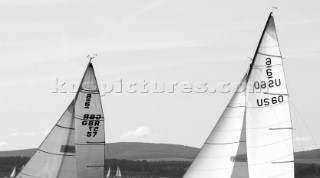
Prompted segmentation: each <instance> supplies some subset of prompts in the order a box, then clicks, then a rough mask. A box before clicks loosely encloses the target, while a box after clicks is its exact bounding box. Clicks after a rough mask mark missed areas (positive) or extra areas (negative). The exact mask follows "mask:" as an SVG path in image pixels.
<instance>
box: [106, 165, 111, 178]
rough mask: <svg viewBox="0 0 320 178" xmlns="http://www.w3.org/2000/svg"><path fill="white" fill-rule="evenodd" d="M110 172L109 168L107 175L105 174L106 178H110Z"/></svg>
mask: <svg viewBox="0 0 320 178" xmlns="http://www.w3.org/2000/svg"><path fill="white" fill-rule="evenodd" d="M110 171H111V168H110V167H109V169H108V173H107V175H106V178H108V177H110Z"/></svg>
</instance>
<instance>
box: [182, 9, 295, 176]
mask: <svg viewBox="0 0 320 178" xmlns="http://www.w3.org/2000/svg"><path fill="white" fill-rule="evenodd" d="M244 81H247V84H246V92H243V93H235V94H234V96H233V98H232V99H231V101H230V103H229V105H228V107H227V108H226V110H225V111H224V113H223V114H222V116H221V118H220V119H219V121H218V122H217V124H216V126H215V127H214V129H213V131H212V132H211V134H210V136H209V138H208V139H207V141H206V142H205V144H204V145H203V147H202V149H201V151H200V152H199V154H198V156H197V157H196V159H195V160H194V162H193V163H192V165H191V166H190V168H189V169H188V171H187V172H186V174H185V175H184V177H185V178H190V177H202V178H206V177H208V178H209V177H219V178H249V177H250V178H271V177H281V178H293V177H294V158H293V145H292V123H291V118H290V111H289V98H288V92H287V87H286V83H285V76H284V70H283V65H282V56H281V53H280V48H279V43H278V38H277V34H276V28H275V23H274V19H273V16H272V13H270V15H269V18H268V21H267V23H266V26H265V29H264V31H263V34H262V36H261V39H260V41H259V45H258V47H257V50H256V53H255V56H254V58H253V62H252V64H251V66H250V68H249V72H248V75H247V77H245V79H244V80H243V82H244ZM233 103H237V104H233Z"/></svg>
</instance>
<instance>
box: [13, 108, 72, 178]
mask: <svg viewBox="0 0 320 178" xmlns="http://www.w3.org/2000/svg"><path fill="white" fill-rule="evenodd" d="M73 109H74V103H73V102H72V103H71V104H70V105H69V107H68V108H67V110H66V111H65V112H64V113H63V115H62V116H61V118H60V119H59V121H58V122H57V124H56V125H55V126H54V127H53V129H52V130H51V132H50V133H49V134H48V136H47V137H46V139H45V140H44V141H43V143H42V144H41V145H40V147H39V148H38V149H37V150H36V152H35V153H34V155H33V156H32V157H31V158H30V160H29V161H28V163H27V164H26V165H25V166H24V167H23V169H22V170H21V172H20V173H19V174H18V176H17V178H35V177H43V178H45V177H47V178H49V177H51V178H56V177H59V178H76V177H77V176H76V166H75V164H76V161H75V145H74V120H73V118H72V113H73Z"/></svg>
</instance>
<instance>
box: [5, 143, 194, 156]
mask: <svg viewBox="0 0 320 178" xmlns="http://www.w3.org/2000/svg"><path fill="white" fill-rule="evenodd" d="M35 150H36V149H25V150H14V151H0V157H11V156H22V157H23V156H26V157H31V156H32V154H33V153H34V152H35ZM198 152H199V149H198V148H194V147H189V146H183V145H173V144H156V143H138V142H121V143H110V144H106V158H107V159H127V160H148V161H161V160H167V161H192V160H193V159H194V157H195V156H196V155H197V153H198Z"/></svg>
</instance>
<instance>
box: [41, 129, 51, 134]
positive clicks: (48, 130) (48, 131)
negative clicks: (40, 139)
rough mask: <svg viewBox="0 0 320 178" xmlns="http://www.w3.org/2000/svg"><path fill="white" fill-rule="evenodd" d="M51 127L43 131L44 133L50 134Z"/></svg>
mask: <svg viewBox="0 0 320 178" xmlns="http://www.w3.org/2000/svg"><path fill="white" fill-rule="evenodd" d="M50 131H51V130H50V129H47V130H45V131H43V132H42V133H43V134H44V135H48V134H49V133H50Z"/></svg>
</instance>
